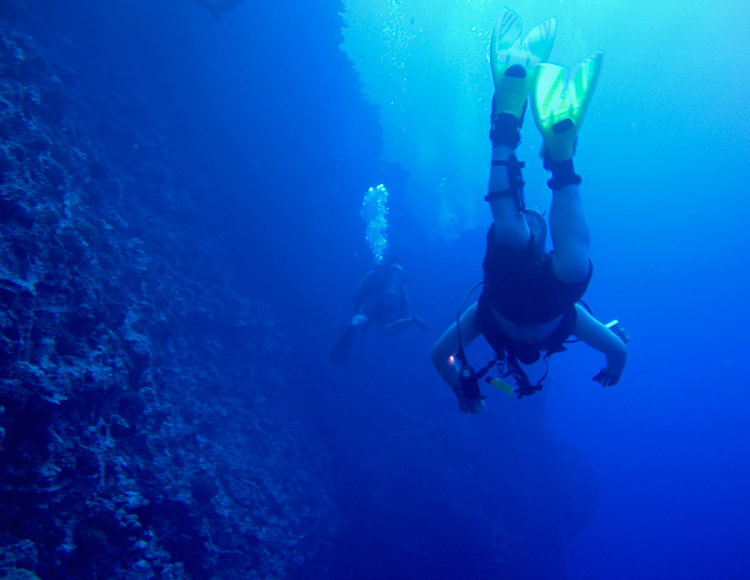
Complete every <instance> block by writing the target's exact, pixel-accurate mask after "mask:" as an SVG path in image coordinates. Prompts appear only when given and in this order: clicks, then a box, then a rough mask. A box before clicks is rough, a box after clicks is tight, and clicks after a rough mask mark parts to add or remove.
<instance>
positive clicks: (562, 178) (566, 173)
mask: <svg viewBox="0 0 750 580" xmlns="http://www.w3.org/2000/svg"><path fill="white" fill-rule="evenodd" d="M544 168H545V169H547V170H548V171H550V172H551V173H552V179H550V180H549V181H548V182H547V185H548V186H549V188H550V189H551V190H552V191H559V190H561V189H562V188H563V187H566V186H568V185H579V184H580V183H581V176H580V175H576V171H575V168H574V167H573V159H572V158H571V159H566V160H565V161H554V160H552V159H550V157H549V155H545V156H544Z"/></svg>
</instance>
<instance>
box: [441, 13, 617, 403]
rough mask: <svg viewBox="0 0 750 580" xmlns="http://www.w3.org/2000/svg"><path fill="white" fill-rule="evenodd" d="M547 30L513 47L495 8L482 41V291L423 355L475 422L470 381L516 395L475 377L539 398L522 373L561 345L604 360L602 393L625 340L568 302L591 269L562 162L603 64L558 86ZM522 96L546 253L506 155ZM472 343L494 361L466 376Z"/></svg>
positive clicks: (515, 27) (582, 216) (576, 185)
mask: <svg viewBox="0 0 750 580" xmlns="http://www.w3.org/2000/svg"><path fill="white" fill-rule="evenodd" d="M556 26H557V24H556V20H555V19H554V18H550V19H548V20H546V21H545V22H543V23H541V24H540V25H538V26H537V27H535V28H534V29H532V30H531V31H530V32H529V34H528V35H527V36H526V37H525V38H524V39H523V40H521V31H522V28H523V23H522V21H521V19H520V17H519V16H518V15H517V14H515V13H514V12H512V11H510V10H508V9H506V10H504V11H503V13H502V14H501V16H500V18H498V20H497V23H496V24H495V27H494V30H493V33H492V41H491V45H490V64H491V67H492V78H493V82H494V86H495V94H494V97H493V100H492V117H491V121H492V123H491V129H490V140H491V142H492V165H491V168H490V179H489V193H488V194H487V196H486V197H485V200H486V201H488V202H489V204H490V209H491V211H492V216H493V218H494V222H493V224H492V225H491V226H490V228H489V232H488V233H487V250H486V254H485V257H484V262H483V271H484V281H483V285H484V287H483V290H482V293H481V295H480V297H479V300H478V301H477V302H476V303H474V304H472V305H471V306H470V307H469V308H467V309H466V311H465V312H463V313H461V310H459V314H458V317H457V320H456V323H454V324H453V325H452V326H451V327H450V328H449V329H448V330H446V331H445V333H444V334H443V335H442V336H441V337H440V339H438V341H437V343H435V346H434V347H433V350H432V361H433V363H434V365H435V367H436V369H437V371H438V373H439V374H440V376H441V377H442V378H443V380H444V381H445V382H446V383H448V385H449V386H450V387H451V388H452V389H453V391H454V393H455V394H456V396H457V397H458V401H459V407H460V409H461V410H462V411H463V412H465V413H478V412H479V411H480V410H481V408H482V407H483V406H484V402H483V401H484V399H485V397H484V396H482V394H481V392H480V389H479V380H480V379H481V378H482V377H483V376H484V375H485V374H486V373H487V372H488V371H489V370H490V369H491V368H492V367H497V369H498V370H499V371H500V374H501V377H502V378H507V377H512V379H513V381H514V382H515V385H516V386H515V387H512V386H511V385H509V384H508V383H506V382H504V381H503V380H501V379H499V378H498V379H489V378H486V379H485V380H486V381H487V382H488V383H489V384H491V385H493V386H495V387H497V388H499V389H501V390H504V391H506V392H510V393H514V394H515V395H517V396H518V398H521V397H523V396H528V395H531V394H533V393H535V392H537V391H539V390H540V389H541V383H542V381H543V380H544V378H545V377H546V372H545V374H544V376H543V377H542V379H541V380H539V381H538V382H537V383H536V384H532V382H531V381H530V380H529V378H528V376H527V374H526V372H525V370H524V369H523V367H522V366H521V365H522V364H523V365H530V364H533V363H534V362H536V361H538V360H540V358H543V360H544V362H545V363H547V357H549V356H550V355H552V354H554V353H557V352H561V351H563V350H565V346H564V344H565V343H566V342H568V338H569V337H570V336H571V335H573V336H575V337H577V339H578V340H581V341H583V342H584V343H586V344H588V345H589V346H591V347H593V348H594V349H596V350H598V351H600V352H602V353H604V354H605V356H606V366H605V367H604V368H603V369H602V370H601V371H600V372H599V373H598V374H597V375H596V376H595V377H593V380H594V381H596V382H598V383H600V384H601V385H602V386H604V387H609V386H613V385H616V384H617V383H618V381H619V380H620V377H621V376H622V373H623V371H624V369H625V364H626V361H627V348H626V346H625V345H626V342H628V341H629V337H628V336H627V334H626V333H625V332H624V330H623V329H622V328H621V327H619V325H618V323H617V321H613V322H612V323H610V324H608V325H604V324H602V323H601V322H599V321H598V320H596V319H595V318H594V317H593V316H592V315H591V314H590V312H589V311H588V310H587V308H585V307H584V306H582V305H581V304H580V303H579V301H580V300H581V298H582V297H583V295H584V292H585V291H586V288H587V287H588V284H589V281H590V280H591V273H592V265H591V261H590V259H589V256H588V253H589V245H590V234H589V224H588V218H587V217H586V213H585V211H584V208H583V204H582V201H581V195H580V191H579V190H580V183H581V178H580V177H579V176H578V175H577V174H576V172H575V169H574V167H573V156H574V153H575V149H576V143H577V138H578V131H579V129H580V127H581V123H582V121H583V117H584V115H585V112H586V109H587V107H588V104H589V102H590V100H591V95H592V92H593V89H594V86H595V84H596V80H597V77H598V75H599V70H600V66H601V61H602V54H601V53H595V54H594V55H592V56H591V57H589V58H588V59H586V60H584V61H583V62H582V63H581V64H580V65H579V67H578V69H577V71H576V72H575V73H574V74H573V75H571V77H570V79H566V76H567V71H566V69H565V68H563V67H560V66H557V65H553V64H549V63H547V60H548V59H549V55H550V52H551V50H552V44H553V41H554V37H555V32H556ZM529 94H531V96H532V116H533V117H534V121H535V123H536V125H537V128H538V129H539V131H540V133H541V135H542V138H543V149H542V157H543V162H544V167H545V169H547V170H548V171H549V172H550V173H551V179H550V180H549V181H548V182H547V185H548V186H549V187H550V189H551V190H552V202H551V207H550V210H549V229H550V231H551V238H552V245H553V247H554V251H552V252H548V251H546V238H547V224H546V222H545V219H544V217H543V216H542V215H540V214H539V213H537V212H535V211H533V210H530V209H527V208H526V207H525V205H524V195H523V187H524V182H523V178H522V174H521V169H522V168H523V166H524V164H523V163H522V162H521V161H519V160H518V158H517V157H516V155H515V150H516V148H517V146H518V144H519V143H520V141H521V133H520V130H521V125H522V123H523V117H524V113H525V111H526V107H527V101H528V96H529ZM481 284H482V283H480V284H478V285H477V286H479V285H481ZM475 288H476V287H475ZM468 296H469V295H467V298H466V299H465V300H464V304H465V303H466V301H467V299H468ZM463 306H464V305H462V306H461V309H463ZM480 335H482V336H484V338H485V339H486V340H487V342H488V343H489V344H490V346H491V347H492V348H493V349H494V351H495V358H494V359H493V360H492V361H490V362H489V364H488V365H487V366H486V367H485V368H483V369H480V370H479V371H475V370H474V369H473V368H472V367H471V366H470V365H469V364H468V362H467V360H466V354H465V352H464V348H465V347H466V346H467V345H469V344H470V343H471V342H472V341H474V340H475V339H476V338H478V337H479V336H480ZM543 352H544V353H545V354H544V355H543V357H542V353H543ZM456 363H458V364H456ZM547 370H548V367H547Z"/></svg>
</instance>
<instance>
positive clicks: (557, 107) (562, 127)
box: [532, 52, 604, 161]
mask: <svg viewBox="0 0 750 580" xmlns="http://www.w3.org/2000/svg"><path fill="white" fill-rule="evenodd" d="M603 56H604V54H603V53H601V52H596V53H594V54H593V55H591V56H590V57H588V58H587V59H586V60H584V61H583V62H582V63H581V64H579V65H578V68H577V69H576V71H575V74H572V75H570V76H568V75H567V72H568V70H567V69H566V68H565V67H561V66H558V65H555V64H548V63H545V64H541V65H539V69H538V72H537V75H536V84H535V86H534V91H533V93H532V103H533V106H532V114H533V116H534V122H535V123H536V126H537V127H538V128H539V132H540V133H541V134H542V137H543V138H544V149H543V154H546V155H549V157H550V158H551V159H552V160H553V161H565V160H567V159H571V158H572V157H573V153H574V152H575V144H576V139H577V137H578V131H579V130H580V128H581V124H582V123H583V118H584V116H585V115H586V110H587V109H588V106H589V103H590V102H591V96H592V94H593V92H594V87H595V86H596V81H597V79H598V78H599V71H600V69H601V66H602V58H603Z"/></svg>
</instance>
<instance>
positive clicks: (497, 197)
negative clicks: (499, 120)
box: [487, 144, 529, 248]
mask: <svg viewBox="0 0 750 580" xmlns="http://www.w3.org/2000/svg"><path fill="white" fill-rule="evenodd" d="M513 160H515V152H514V148H513V147H511V146H510V145H504V144H497V145H494V146H493V147H492V167H491V169H490V185H489V191H490V193H489V195H488V196H487V198H488V201H489V202H490V208H491V209H492V217H493V218H494V219H495V226H494V228H495V239H496V240H497V241H498V242H499V243H501V244H503V245H505V246H509V247H513V248H524V247H526V245H527V244H528V243H529V226H528V224H527V223H526V219H525V217H524V214H523V211H522V209H523V208H522V202H521V193H520V191H517V186H516V187H513V185H514V184H512V179H511V175H510V172H509V169H510V170H514V171H517V172H518V178H519V179H520V167H516V166H515V165H514V164H513ZM515 163H516V164H517V163H518V161H517V160H516V161H515Z"/></svg>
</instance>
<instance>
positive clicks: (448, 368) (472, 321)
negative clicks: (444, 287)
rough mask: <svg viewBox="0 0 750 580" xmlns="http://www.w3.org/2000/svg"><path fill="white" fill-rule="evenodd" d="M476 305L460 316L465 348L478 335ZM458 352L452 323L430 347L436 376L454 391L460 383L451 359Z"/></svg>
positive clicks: (456, 338)
mask: <svg viewBox="0 0 750 580" xmlns="http://www.w3.org/2000/svg"><path fill="white" fill-rule="evenodd" d="M476 312H477V305H476V303H474V304H472V305H471V306H470V307H469V308H467V309H466V312H464V313H463V315H462V316H461V340H462V343H463V347H464V348H466V347H467V346H469V344H471V343H472V342H473V341H474V340H476V338H477V337H478V336H479V335H480V332H479V328H478V327H477V321H476ZM457 351H458V326H457V325H456V323H455V322H454V323H453V324H452V325H451V326H450V328H448V330H446V331H445V332H444V333H443V336H441V337H440V338H439V339H438V341H437V342H436V343H435V346H433V347H432V364H434V365H435V369H437V372H438V374H440V376H441V377H442V379H443V380H444V381H445V382H446V383H447V384H448V386H449V387H450V388H451V389H453V390H454V391H456V390H457V389H458V388H459V387H460V386H461V383H460V381H459V378H458V369H457V368H456V365H455V364H451V357H452V356H453V355H455V354H456V352H457Z"/></svg>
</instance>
